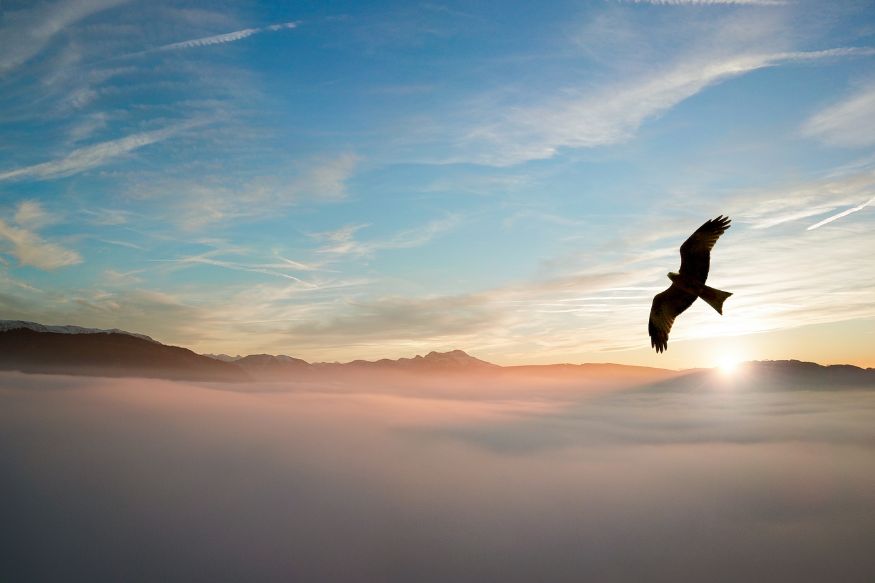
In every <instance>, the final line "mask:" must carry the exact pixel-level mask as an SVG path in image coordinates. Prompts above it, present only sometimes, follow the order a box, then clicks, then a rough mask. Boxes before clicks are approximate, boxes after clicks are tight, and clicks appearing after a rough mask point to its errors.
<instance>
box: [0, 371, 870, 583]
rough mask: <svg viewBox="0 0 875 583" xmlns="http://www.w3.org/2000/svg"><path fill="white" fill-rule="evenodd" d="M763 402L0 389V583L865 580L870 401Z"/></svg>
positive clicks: (123, 384)
mask: <svg viewBox="0 0 875 583" xmlns="http://www.w3.org/2000/svg"><path fill="white" fill-rule="evenodd" d="M770 389H771V390H768V391H766V390H762V391H760V390H757V389H756V388H746V389H744V390H741V389H738V388H737V387H735V386H734V385H733V383H732V382H731V381H729V380H726V381H724V382H722V383H721V382H715V383H713V384H712V385H709V386H707V387H699V388H697V389H696V390H682V391H642V390H602V391H599V390H595V389H592V388H587V389H582V388H580V389H576V388H575V387H573V386H564V385H563V386H555V387H550V388H544V387H540V386H538V387H536V386H531V387H527V386H524V385H520V384H516V385H513V386H510V385H508V386H506V387H505V386H501V385H496V384H492V385H489V386H477V385H476V383H472V382H460V381H452V380H446V381H445V382H434V381H432V382H430V383H428V384H425V383H424V384H422V385H415V386H413V385H412V386H390V385H385V384H382V383H374V384H373V385H372V386H368V385H364V384H357V385H352V384H351V383H350V382H336V383H331V382H321V383H320V384H291V383H290V384H269V383H265V384H251V385H230V384H226V385H223V384H204V383H202V384H198V383H181V382H172V381H160V380H140V379H97V378H87V377H63V376H42V375H24V374H19V373H0V467H2V468H3V475H2V480H0V516H2V519H3V526H2V528H0V580H3V581H129V582H130V581H211V582H214V581H295V582H307V581H332V582H346V581H349V582H369V581H375V582H376V581H403V582H408V581H417V582H443V581H452V582H465V581H501V582H517V581H518V582H534V581H551V582H563V581H569V582H571V581H574V582H580V581H672V582H675V581H712V582H713V581H716V582H720V581H727V582H728V581H794V582H799V581H844V582H853V581H860V582H870V581H873V580H875V553H873V552H872V534H873V533H875V455H873V454H875V392H873V391H870V392H865V391H831V390H829V387H824V390H809V391H783V390H775V388H774V387H771V388H770Z"/></svg>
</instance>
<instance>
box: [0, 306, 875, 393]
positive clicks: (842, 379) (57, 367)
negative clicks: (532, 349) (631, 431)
mask: <svg viewBox="0 0 875 583" xmlns="http://www.w3.org/2000/svg"><path fill="white" fill-rule="evenodd" d="M0 369H5V370H21V371H22V372H47V373H57V374H96V375H98V376H146V377H158V378H173V379H181V380H218V381H247V380H270V381H277V380H296V379H310V380H315V379H319V378H322V377H324V376H325V375H329V374H337V375H341V376H345V375H348V376H350V377H354V376H355V375H358V374H369V373H370V374H383V375H395V376H397V375H402V376H403V375H409V374H432V375H463V374H465V375H475V376H490V377H496V378H504V379H511V378H526V379H530V380H540V381H544V382H551V381H555V382H571V381H576V382H584V381H592V382H596V381H599V380H601V379H612V380H616V379H623V380H624V381H625V382H628V383H634V382H642V383H648V382H649V383H653V384H655V385H659V384H662V383H669V382H673V379H677V377H685V381H684V382H685V383H687V384H690V383H693V382H695V381H696V379H699V378H700V377H701V375H703V374H712V373H713V372H714V371H713V369H687V370H673V369H665V368H658V367H648V366H638V365H624V364H614V363H581V364H572V363H560V364H541V365H536V364H529V365H508V366H502V365H498V364H494V363H491V362H488V361H485V360H481V359H479V358H477V357H474V356H471V355H470V354H468V353H467V352H465V351H464V350H459V349H456V350H450V351H446V352H438V351H431V352H429V353H427V354H426V355H424V356H423V355H418V354H417V355H415V356H413V357H409V358H407V357H402V358H397V359H389V358H382V359H378V360H373V361H371V360H362V359H359V360H353V361H349V362H343V363H341V362H313V363H311V362H307V361H306V360H303V359H300V358H296V357H293V356H288V355H284V354H280V355H272V354H250V355H246V356H239V355H238V356H234V357H232V356H228V355H226V354H219V355H216V354H206V355H200V354H197V353H195V352H193V351H191V350H189V349H187V348H183V347H178V346H172V345H166V344H162V343H161V342H158V341H157V340H154V339H153V338H151V337H149V336H146V335H144V334H138V333H134V332H127V331H125V330H119V329H109V330H105V329H99V328H84V327H80V326H71V325H65V326H53V325H44V324H39V323H36V322H28V321H24V320H0ZM740 369H741V370H742V371H745V370H753V371H755V372H756V374H757V376H758V377H761V378H769V379H772V380H775V381H782V382H789V381H793V382H797V383H799V384H800V386H803V387H804V386H809V385H812V386H813V385H815V384H817V383H824V382H828V383H838V384H840V385H843V386H844V385H855V384H859V383H863V384H865V385H867V386H868V385H869V384H871V385H873V386H875V368H862V367H858V366H855V365H849V364H837V365H836V364H834V365H822V364H818V363H814V362H807V361H800V360H794V359H788V360H761V361H749V362H746V363H743V364H741V365H740Z"/></svg>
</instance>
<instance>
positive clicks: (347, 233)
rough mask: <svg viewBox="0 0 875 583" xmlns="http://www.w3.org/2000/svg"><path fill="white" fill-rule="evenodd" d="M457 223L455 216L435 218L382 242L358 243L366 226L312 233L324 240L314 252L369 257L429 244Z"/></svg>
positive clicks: (315, 237)
mask: <svg viewBox="0 0 875 583" xmlns="http://www.w3.org/2000/svg"><path fill="white" fill-rule="evenodd" d="M459 222H460V218H459V217H458V216H457V215H449V216H447V217H444V218H442V219H436V220H434V221H431V222H429V223H426V224H425V225H423V226H421V227H419V228H416V229H407V230H404V231H401V232H399V233H397V234H396V235H394V236H392V237H390V238H388V239H382V240H372V241H358V240H356V238H355V234H356V233H357V232H358V231H359V230H361V229H363V228H365V227H367V226H368V225H346V226H344V227H341V228H340V229H337V230H335V231H327V232H322V233H313V234H312V235H311V236H312V237H313V238H314V239H317V240H320V241H324V242H325V245H323V246H322V247H320V248H318V249H317V250H316V251H317V253H322V254H326V255H333V256H336V257H345V256H349V257H368V256H371V255H373V254H374V253H376V252H378V251H383V250H386V249H409V248H412V247H419V246H421V245H425V244H426V243H428V242H429V241H431V240H432V239H433V238H434V237H436V236H437V235H439V234H441V233H444V232H446V231H449V230H450V229H452V228H454V227H455V226H456V225H458V224H459Z"/></svg>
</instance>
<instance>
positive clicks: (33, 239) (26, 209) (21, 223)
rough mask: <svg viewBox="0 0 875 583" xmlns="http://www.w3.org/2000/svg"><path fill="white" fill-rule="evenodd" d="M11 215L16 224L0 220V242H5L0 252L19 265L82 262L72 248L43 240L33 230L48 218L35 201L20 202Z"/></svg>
mask: <svg viewBox="0 0 875 583" xmlns="http://www.w3.org/2000/svg"><path fill="white" fill-rule="evenodd" d="M14 217H15V219H14V220H15V223H16V224H10V223H7V222H6V221H4V220H3V219H0V242H3V241H5V242H6V243H7V245H8V246H3V245H2V244H0V252H2V251H5V252H6V253H9V254H10V255H12V256H13V257H15V258H16V259H18V262H19V263H20V264H21V265H30V266H33V267H36V268H38V269H45V270H50V269H57V268H59V267H64V266H67V265H75V264H77V263H81V262H82V257H81V256H80V255H79V254H78V253H77V252H76V251H73V250H71V249H66V248H64V247H62V246H60V245H57V244H55V243H51V242H49V241H46V240H44V239H43V238H42V237H40V236H39V235H38V234H37V233H36V232H35V231H34V230H33V229H34V228H37V227H38V226H40V225H42V224H45V220H46V219H47V217H48V214H47V213H45V212H44V211H43V210H42V207H41V206H40V205H39V204H38V203H36V202H30V201H28V202H22V203H20V204H19V205H18V209H17V210H16V212H15V214H14ZM4 247H6V249H4Z"/></svg>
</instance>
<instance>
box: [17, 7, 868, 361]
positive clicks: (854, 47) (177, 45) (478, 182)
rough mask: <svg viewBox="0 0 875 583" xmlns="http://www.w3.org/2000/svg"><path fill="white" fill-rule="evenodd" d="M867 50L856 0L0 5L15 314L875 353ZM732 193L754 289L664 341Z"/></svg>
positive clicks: (384, 345) (528, 353)
mask: <svg viewBox="0 0 875 583" xmlns="http://www.w3.org/2000/svg"><path fill="white" fill-rule="evenodd" d="M873 64H875V3H873V2H865V1H847V2H829V3H823V2H808V1H789V0H788V1H787V2H777V1H764V0H763V1H756V0H751V1H735V2H731V1H711V2H706V1H699V2H695V1H683V0H677V1H668V0H667V1H665V2H657V1H651V2H646V1H641V2H623V1H617V0H610V1H609V0H606V1H590V2H551V3H549V4H546V3H545V5H540V4H533V3H530V2H518V3H514V2H465V3H446V2H438V3H431V2H428V3H410V2H396V3H393V2H371V3H367V4H365V3H355V2H346V3H344V2H331V3H326V2H319V3H310V2H306V3H305V2H290V3H285V2H283V3H258V2H233V1H219V2H209V3H207V2H161V1H150V2H138V1H136V0H130V1H124V0H79V1H72V0H60V1H55V2H33V1H28V2H14V1H13V2H6V3H4V4H3V7H2V9H0V209H2V214H0V217H2V218H0V312H2V314H3V317H4V318H16V319H30V320H37V321H40V322H44V323H51V324H64V323H70V324H78V325H84V326H98V327H118V328H124V329H130V330H134V331H138V332H142V333H146V334H150V335H152V336H154V337H156V338H157V339H159V340H161V341H164V342H168V343H177V344H182V345H186V346H189V347H191V348H193V349H195V350H197V351H200V352H230V353H235V354H236V353H252V352H269V353H286V354H292V355H295V356H299V357H302V358H306V359H308V360H348V359H352V358H376V357H383V356H388V357H397V356H409V355H411V354H413V353H422V352H426V351H428V350H432V349H437V350H443V349H450V348H463V349H466V350H468V351H470V352H472V353H474V354H476V355H478V356H481V357H483V358H487V359H490V360H493V361H496V362H501V363H516V362H559V361H571V362H581V361H614V362H628V363H641V364H657V365H665V366H673V367H680V366H696V365H707V364H711V363H713V362H716V361H718V360H719V359H720V358H723V357H724V356H725V355H726V354H734V355H737V356H738V357H739V358H783V357H797V358H808V359H813V360H819V361H825V362H856V363H859V364H868V365H869V366H873V365H875V353H873V351H872V349H871V348H866V347H867V346H873V345H875V342H873V341H875V338H873V336H875V332H873V331H875V325H873V324H875V262H873V261H872V258H871V256H872V250H873V249H875V230H873V223H875V201H873V197H875V187H873V186H875V67H873ZM869 203H872V204H871V206H869ZM721 213H722V214H728V215H730V216H731V217H732V218H733V221H734V223H733V227H732V229H731V230H730V231H729V232H728V233H727V234H726V235H725V236H724V238H723V239H721V241H720V243H719V244H718V246H717V247H716V248H715V255H714V260H713V265H712V275H711V280H710V283H712V284H713V285H714V286H715V287H719V288H722V289H726V290H729V291H732V292H734V293H735V295H734V296H733V297H732V298H731V300H729V302H727V306H726V308H727V309H726V315H725V316H724V317H722V318H720V317H718V316H717V315H716V314H714V313H713V312H710V308H708V307H707V306H706V305H704V304H702V303H701V302H700V303H699V304H701V305H699V304H697V305H696V306H694V307H693V308H692V309H691V310H690V311H689V313H687V314H685V315H684V316H683V318H681V319H679V320H678V322H677V323H676V325H675V329H674V330H673V333H672V341H671V343H670V350H669V352H668V353H667V354H666V355H664V356H661V357H657V356H656V355H654V354H652V353H651V351H650V348H649V339H648V338H647V335H646V320H647V313H648V311H649V306H650V298H651V297H652V295H653V294H654V293H655V292H657V291H659V290H661V289H663V288H664V287H666V285H667V283H668V280H667V279H666V278H665V274H666V273H667V272H668V271H671V270H674V269H676V268H677V266H678V256H677V247H678V246H679V244H680V243H681V242H682V241H683V239H684V238H686V236H688V235H689V233H690V232H692V230H694V229H695V228H696V227H697V226H698V225H700V224H701V223H702V222H704V221H705V220H706V219H708V218H711V217H714V216H716V215H718V214H721ZM830 219H832V220H830Z"/></svg>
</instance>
